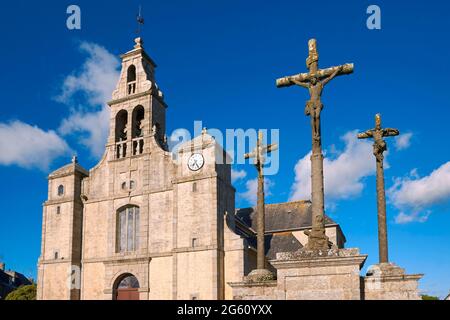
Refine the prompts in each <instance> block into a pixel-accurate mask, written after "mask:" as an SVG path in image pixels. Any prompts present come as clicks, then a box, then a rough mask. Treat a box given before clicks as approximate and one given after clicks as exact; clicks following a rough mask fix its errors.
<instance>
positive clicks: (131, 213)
mask: <svg viewBox="0 0 450 320" xmlns="http://www.w3.org/2000/svg"><path fill="white" fill-rule="evenodd" d="M138 248H139V207H136V206H128V207H124V208H122V209H120V210H119V211H118V213H117V251H118V252H132V251H136V250H137V249H138Z"/></svg>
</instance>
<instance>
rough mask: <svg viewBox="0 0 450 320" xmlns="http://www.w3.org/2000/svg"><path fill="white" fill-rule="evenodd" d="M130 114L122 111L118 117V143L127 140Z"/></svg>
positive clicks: (118, 113)
mask: <svg viewBox="0 0 450 320" xmlns="http://www.w3.org/2000/svg"><path fill="white" fill-rule="evenodd" d="M127 133H128V112H127V111H126V110H120V111H119V112H117V115H116V142H119V141H125V140H127Z"/></svg>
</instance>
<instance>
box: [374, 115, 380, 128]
mask: <svg viewBox="0 0 450 320" xmlns="http://www.w3.org/2000/svg"><path fill="white" fill-rule="evenodd" d="M375 128H377V129H378V130H379V129H381V114H380V113H377V114H376V115H375Z"/></svg>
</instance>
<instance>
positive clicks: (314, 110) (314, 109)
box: [291, 66, 343, 142]
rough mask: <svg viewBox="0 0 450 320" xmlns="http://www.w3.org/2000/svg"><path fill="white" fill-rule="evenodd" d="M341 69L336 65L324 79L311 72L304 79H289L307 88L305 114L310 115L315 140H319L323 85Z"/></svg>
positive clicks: (341, 67)
mask: <svg viewBox="0 0 450 320" xmlns="http://www.w3.org/2000/svg"><path fill="white" fill-rule="evenodd" d="M342 69H343V66H340V67H337V68H336V70H335V71H334V72H333V73H332V74H331V75H330V76H329V77H327V78H325V79H324V80H322V81H321V80H319V78H318V77H317V76H316V75H315V74H312V75H310V76H309V77H308V79H306V80H305V81H298V80H296V79H291V81H292V82H293V83H295V84H296V85H298V86H300V87H303V88H307V89H308V91H309V95H310V99H309V100H308V101H307V102H306V108H305V114H306V115H307V116H311V125H312V128H313V139H314V141H316V142H319V141H320V113H321V112H322V109H323V104H322V100H321V97H322V92H323V88H324V87H325V85H326V84H327V83H328V82H330V81H331V80H333V79H334V78H335V77H336V76H337V75H338V74H339V73H340V72H341V71H342Z"/></svg>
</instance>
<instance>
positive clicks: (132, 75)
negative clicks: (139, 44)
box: [127, 65, 136, 83]
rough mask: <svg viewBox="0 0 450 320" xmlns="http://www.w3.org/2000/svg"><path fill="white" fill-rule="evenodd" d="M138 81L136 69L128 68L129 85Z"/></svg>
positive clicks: (133, 67) (132, 66)
mask: <svg viewBox="0 0 450 320" xmlns="http://www.w3.org/2000/svg"><path fill="white" fill-rule="evenodd" d="M133 81H136V67H135V66H134V65H131V66H129V67H128V71H127V83H130V82H133Z"/></svg>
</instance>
